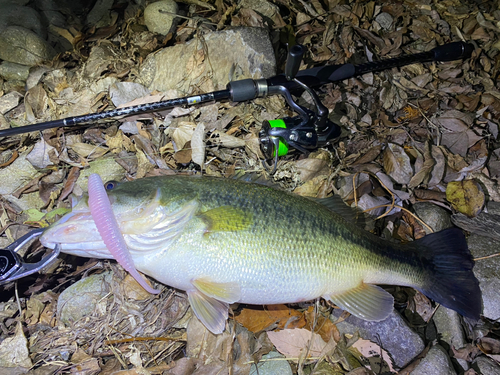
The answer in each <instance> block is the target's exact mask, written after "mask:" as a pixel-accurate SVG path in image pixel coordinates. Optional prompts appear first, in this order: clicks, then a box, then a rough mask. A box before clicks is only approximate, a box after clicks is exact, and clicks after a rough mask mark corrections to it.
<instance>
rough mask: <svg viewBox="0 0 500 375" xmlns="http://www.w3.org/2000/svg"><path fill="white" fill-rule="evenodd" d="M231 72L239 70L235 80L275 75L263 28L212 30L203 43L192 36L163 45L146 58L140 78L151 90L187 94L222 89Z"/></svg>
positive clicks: (267, 37) (270, 49) (270, 51)
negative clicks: (194, 90) (180, 42)
mask: <svg viewBox="0 0 500 375" xmlns="http://www.w3.org/2000/svg"><path fill="white" fill-rule="evenodd" d="M205 47H206V49H205ZM204 51H207V53H206V54H205V52H204ZM234 71H238V72H239V73H240V76H239V77H238V79H244V78H254V79H257V78H262V77H264V78H267V77H271V76H273V75H275V72H276V61H275V58H274V51H273V48H272V45H271V41H270V40H269V35H268V33H267V31H266V30H265V29H261V28H256V27H238V28H235V29H231V30H225V31H217V32H211V33H208V34H206V35H205V36H204V43H203V44H202V43H200V40H199V39H198V38H195V39H193V40H191V41H189V42H187V43H186V44H177V45H175V46H172V47H167V48H163V49H162V50H159V51H158V52H156V53H153V54H150V55H149V56H148V57H147V58H146V60H145V62H144V64H143V66H142V67H141V70H140V78H139V79H140V81H141V83H142V84H144V86H146V87H148V88H149V89H150V90H151V91H153V90H159V91H168V90H171V89H176V90H178V91H180V92H181V93H183V94H189V93H191V92H192V90H193V88H196V89H197V90H198V91H200V92H211V91H214V90H222V89H225V88H226V85H227V83H228V82H229V80H230V79H231V77H230V73H231V72H234Z"/></svg>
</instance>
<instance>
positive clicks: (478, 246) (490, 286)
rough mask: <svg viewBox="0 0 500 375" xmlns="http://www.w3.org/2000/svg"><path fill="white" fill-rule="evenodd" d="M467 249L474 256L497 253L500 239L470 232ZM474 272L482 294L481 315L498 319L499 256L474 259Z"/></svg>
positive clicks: (499, 312) (499, 305) (499, 310)
mask: <svg viewBox="0 0 500 375" xmlns="http://www.w3.org/2000/svg"><path fill="white" fill-rule="evenodd" d="M467 242H468V245H469V249H470V251H471V253H472V256H473V257H474V258H481V257H484V256H488V255H492V254H496V253H498V249H500V241H495V240H492V239H490V238H488V237H483V236H479V235H477V234H472V235H471V236H470V237H469V238H468V241H467ZM474 274H475V275H476V277H477V279H478V280H479V287H480V288H481V293H482V295H483V315H484V316H485V317H487V318H489V319H491V320H498V319H500V293H498V291H499V290H500V257H493V258H486V259H479V260H476V263H475V265H474Z"/></svg>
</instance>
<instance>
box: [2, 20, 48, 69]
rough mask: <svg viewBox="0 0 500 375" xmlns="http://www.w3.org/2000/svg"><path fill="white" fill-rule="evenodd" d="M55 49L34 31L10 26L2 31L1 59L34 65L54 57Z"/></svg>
mask: <svg viewBox="0 0 500 375" xmlns="http://www.w3.org/2000/svg"><path fill="white" fill-rule="evenodd" d="M54 55H55V51H54V49H53V48H52V47H51V46H50V45H49V44H48V43H47V42H46V41H45V40H44V39H42V38H40V37H39V36H38V35H37V34H35V33H34V32H33V31H31V30H28V29H25V28H23V27H20V26H9V27H7V28H5V30H4V31H3V32H2V33H0V59H2V60H5V61H10V62H13V63H17V64H21V65H28V66H33V65H37V64H39V63H41V62H43V61H45V60H50V59H52V58H53V57H54Z"/></svg>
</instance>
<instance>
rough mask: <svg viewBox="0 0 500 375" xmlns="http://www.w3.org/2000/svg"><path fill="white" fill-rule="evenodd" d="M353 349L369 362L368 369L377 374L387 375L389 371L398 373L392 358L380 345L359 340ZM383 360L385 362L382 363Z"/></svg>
mask: <svg viewBox="0 0 500 375" xmlns="http://www.w3.org/2000/svg"><path fill="white" fill-rule="evenodd" d="M351 348H355V349H357V350H358V351H359V353H360V354H361V355H362V356H363V357H365V358H366V359H367V360H368V367H369V368H370V369H371V370H372V371H374V372H375V373H376V374H380V373H387V371H390V372H396V370H395V369H394V361H393V360H392V357H391V356H390V354H389V353H388V352H387V351H386V350H384V349H382V348H381V347H380V345H378V344H375V343H374V342H371V341H370V340H364V339H359V340H358V341H356V342H355V343H354V344H353V345H352V346H351ZM381 359H382V360H383V362H382V363H381Z"/></svg>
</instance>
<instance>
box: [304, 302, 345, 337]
mask: <svg viewBox="0 0 500 375" xmlns="http://www.w3.org/2000/svg"><path fill="white" fill-rule="evenodd" d="M304 314H305V317H306V321H307V325H306V327H305V328H306V329H308V330H310V331H312V332H314V333H317V334H318V335H320V336H321V338H322V339H323V340H324V341H325V342H329V341H330V340H331V339H334V340H335V342H339V341H340V332H339V330H338V328H337V325H336V324H334V323H333V322H332V321H331V320H330V319H329V318H328V317H326V316H323V315H322V314H319V313H317V312H315V311H314V306H310V307H309V308H308V309H307V311H306V312H305V313H304ZM313 328H314V329H313Z"/></svg>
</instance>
